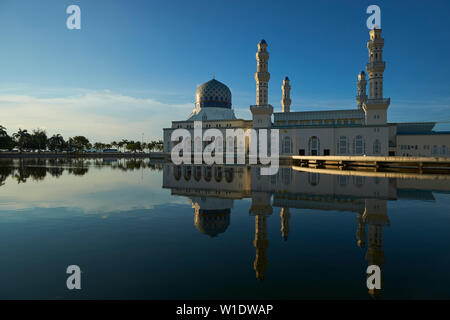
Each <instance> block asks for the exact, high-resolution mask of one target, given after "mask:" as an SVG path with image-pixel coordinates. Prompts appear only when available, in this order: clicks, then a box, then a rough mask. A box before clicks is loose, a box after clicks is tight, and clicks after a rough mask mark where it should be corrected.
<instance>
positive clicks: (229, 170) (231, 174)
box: [225, 168, 234, 182]
mask: <svg viewBox="0 0 450 320" xmlns="http://www.w3.org/2000/svg"><path fill="white" fill-rule="evenodd" d="M233 178H234V169H233V168H226V169H225V180H226V181H227V182H232V181H233Z"/></svg>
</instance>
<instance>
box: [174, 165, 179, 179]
mask: <svg viewBox="0 0 450 320" xmlns="http://www.w3.org/2000/svg"><path fill="white" fill-rule="evenodd" d="M173 176H174V178H175V180H180V178H181V167H180V166H176V167H174V168H173Z"/></svg>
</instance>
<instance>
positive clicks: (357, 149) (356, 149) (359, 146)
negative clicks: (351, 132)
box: [353, 136, 365, 154]
mask: <svg viewBox="0 0 450 320" xmlns="http://www.w3.org/2000/svg"><path fill="white" fill-rule="evenodd" d="M364 152H365V143H364V139H363V137H362V136H356V137H355V139H354V140H353V154H363V153H364Z"/></svg>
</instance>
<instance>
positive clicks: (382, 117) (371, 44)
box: [362, 28, 391, 125]
mask: <svg viewBox="0 0 450 320" xmlns="http://www.w3.org/2000/svg"><path fill="white" fill-rule="evenodd" d="M383 46H384V39H383V38H382V37H381V29H376V28H374V29H372V30H370V40H369V41H368V42H367V49H368V50H369V63H368V64H367V65H366V70H367V73H368V74H369V99H368V100H367V102H366V103H363V104H362V108H363V110H364V112H365V115H366V124H370V125H373V124H386V122H387V116H386V113H387V112H386V111H387V108H388V107H389V104H390V102H391V101H390V99H389V98H387V99H384V98H383V72H384V69H385V67H386V63H385V62H384V61H383Z"/></svg>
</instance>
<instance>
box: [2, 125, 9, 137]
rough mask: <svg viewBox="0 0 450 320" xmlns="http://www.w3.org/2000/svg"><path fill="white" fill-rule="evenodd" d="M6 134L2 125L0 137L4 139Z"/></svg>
mask: <svg viewBox="0 0 450 320" xmlns="http://www.w3.org/2000/svg"><path fill="white" fill-rule="evenodd" d="M7 135H8V133H7V132H6V128H5V127H4V126H2V125H0V137H5V136H7Z"/></svg>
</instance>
